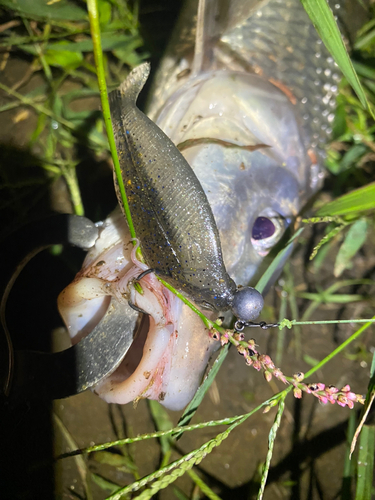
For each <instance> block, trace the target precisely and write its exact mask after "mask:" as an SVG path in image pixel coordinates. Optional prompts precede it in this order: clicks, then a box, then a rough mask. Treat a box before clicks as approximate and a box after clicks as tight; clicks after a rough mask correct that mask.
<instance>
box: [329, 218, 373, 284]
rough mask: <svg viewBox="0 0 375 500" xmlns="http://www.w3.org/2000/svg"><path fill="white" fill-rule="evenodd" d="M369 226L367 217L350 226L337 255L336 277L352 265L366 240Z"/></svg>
mask: <svg viewBox="0 0 375 500" xmlns="http://www.w3.org/2000/svg"><path fill="white" fill-rule="evenodd" d="M367 226H368V223H367V220H366V219H359V220H357V221H356V222H354V224H353V225H352V226H351V227H350V229H349V231H348V233H347V235H346V236H345V240H344V242H343V243H342V245H341V246H340V249H339V251H338V254H337V256H336V261H335V267H334V271H333V274H334V276H335V277H336V278H338V277H339V276H341V274H342V273H343V272H344V270H345V269H347V268H348V267H349V266H350V265H351V264H350V261H351V260H352V258H353V257H354V255H355V254H356V253H357V252H358V250H359V249H360V248H361V247H362V245H363V244H364V242H365V241H366V237H367Z"/></svg>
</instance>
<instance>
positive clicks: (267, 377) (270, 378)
mask: <svg viewBox="0 0 375 500" xmlns="http://www.w3.org/2000/svg"><path fill="white" fill-rule="evenodd" d="M264 378H265V379H266V380H267V382H271V380H272V373H271V372H268V371H265V372H264Z"/></svg>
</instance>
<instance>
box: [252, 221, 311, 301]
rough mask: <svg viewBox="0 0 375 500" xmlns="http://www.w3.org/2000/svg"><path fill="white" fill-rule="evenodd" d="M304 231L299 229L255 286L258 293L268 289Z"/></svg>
mask: <svg viewBox="0 0 375 500" xmlns="http://www.w3.org/2000/svg"><path fill="white" fill-rule="evenodd" d="M303 230H304V228H303V227H301V228H299V229H298V231H297V232H296V233H295V234H294V235H293V236H292V237H291V238H290V240H289V241H288V242H287V244H286V245H285V247H284V248H283V249H282V250H280V252H279V253H278V254H277V255H276V257H275V258H274V259H273V261H272V263H271V265H270V266H269V267H268V269H267V270H266V272H265V273H264V274H263V276H262V277H261V278H260V280H259V281H258V283H257V284H256V285H255V288H256V289H257V290H258V292H260V293H263V291H264V290H265V289H266V287H267V285H268V283H269V282H270V280H271V279H272V277H273V276H274V274H275V273H277V272H278V270H279V269H280V267H281V265H282V264H283V263H284V262H285V259H286V257H287V256H288V255H289V254H290V253H291V251H292V250H293V246H294V243H295V240H296V239H297V238H298V237H299V236H300V235H301V233H302V231H303Z"/></svg>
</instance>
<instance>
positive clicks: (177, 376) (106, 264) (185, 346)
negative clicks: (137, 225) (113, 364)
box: [58, 211, 219, 410]
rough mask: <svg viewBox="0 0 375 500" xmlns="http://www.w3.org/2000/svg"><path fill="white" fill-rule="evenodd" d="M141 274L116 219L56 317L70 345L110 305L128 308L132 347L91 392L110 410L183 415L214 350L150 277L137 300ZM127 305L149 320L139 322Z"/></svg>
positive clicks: (195, 321)
mask: <svg viewBox="0 0 375 500" xmlns="http://www.w3.org/2000/svg"><path fill="white" fill-rule="evenodd" d="M144 270H145V265H144V264H142V263H140V262H139V261H138V260H137V259H136V257H135V249H134V247H133V244H132V241H131V237H130V234H129V231H128V228H127V226H126V223H125V220H124V218H123V216H122V215H121V213H120V212H119V211H118V212H115V213H114V214H112V215H111V216H110V217H109V218H108V219H107V221H106V222H105V224H104V229H103V230H102V232H101V234H100V237H99V239H98V240H97V242H96V244H95V247H93V248H92V249H91V250H90V251H89V253H88V255H87V257H86V259H85V262H84V264H83V267H82V269H81V271H80V272H79V273H78V275H77V276H76V278H75V279H74V281H73V282H72V283H71V284H70V285H68V287H67V288H66V289H65V290H63V292H61V294H60V296H59V299H58V306H59V311H60V314H61V316H62V318H63V320H64V322H65V324H66V326H67V329H68V332H69V334H70V337H71V341H72V343H73V344H74V343H77V342H79V341H80V340H81V339H82V338H83V337H85V336H86V335H88V334H89V333H90V332H91V331H92V329H93V328H94V327H95V326H96V325H97V324H98V323H99V322H100V320H101V319H102V317H103V316H104V315H105V313H106V311H107V309H108V307H109V304H110V301H111V297H112V300H113V298H114V299H115V300H118V301H122V302H123V303H124V304H126V305H127V308H128V312H129V316H131V315H133V316H134V322H133V323H130V326H129V321H128V322H127V323H128V326H127V330H126V332H125V334H126V335H129V336H131V338H133V341H132V343H131V347H130V348H129V350H128V351H127V353H126V354H125V356H124V358H123V360H122V362H121V363H120V365H119V366H118V367H117V368H116V369H115V370H114V372H113V373H112V374H110V375H109V376H108V377H107V378H106V379H105V380H103V381H102V382H100V384H98V385H97V386H95V387H94V388H93V390H94V392H95V393H96V394H97V395H98V396H99V397H101V398H102V399H104V400H105V401H107V402H108V403H119V404H126V403H129V402H131V401H133V403H134V404H136V403H137V402H138V401H139V400H140V399H145V398H147V399H155V400H158V401H159V402H160V403H161V404H163V405H164V406H165V407H167V408H169V409H171V410H181V409H182V408H184V407H185V406H186V405H187V404H188V403H189V402H190V400H191V399H192V398H193V396H194V394H195V392H196V390H197V388H198V386H199V384H200V382H201V380H202V377H203V374H204V371H205V369H206V366H207V363H208V361H209V358H210V356H211V355H212V353H213V352H214V351H215V350H216V349H217V348H218V346H219V343H218V342H216V341H215V340H213V339H212V338H210V337H209V335H208V331H207V329H206V328H205V326H204V324H203V323H202V321H201V319H200V318H199V317H198V316H197V314H196V313H194V312H193V311H192V310H191V309H190V308H189V307H188V306H187V305H185V304H184V303H183V302H182V301H181V300H180V299H178V298H177V297H176V296H175V295H174V294H172V293H171V292H170V291H169V290H167V289H166V288H165V287H164V286H163V285H161V283H160V282H159V281H158V280H157V278H156V276H155V275H154V274H148V275H146V276H145V277H144V278H142V280H141V282H140V284H141V287H142V290H143V293H142V294H140V293H138V292H137V291H136V290H135V288H134V286H133V282H134V279H135V278H136V277H137V276H139V275H140V274H141V273H142V271H144ZM128 301H130V302H131V304H133V305H135V306H136V307H137V308H139V309H141V310H143V311H145V313H147V314H142V313H139V314H138V317H137V315H136V314H134V313H135V312H134V310H133V309H132V308H131V307H130V306H129V305H128Z"/></svg>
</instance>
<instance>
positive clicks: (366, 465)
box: [355, 425, 375, 500]
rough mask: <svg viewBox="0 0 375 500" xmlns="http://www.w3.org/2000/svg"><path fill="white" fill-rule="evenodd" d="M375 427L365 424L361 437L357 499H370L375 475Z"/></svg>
mask: <svg viewBox="0 0 375 500" xmlns="http://www.w3.org/2000/svg"><path fill="white" fill-rule="evenodd" d="M374 453H375V427H373V426H370V425H364V426H363V428H362V432H361V437H360V439H359V452H358V461H357V489H356V494H355V500H367V499H368V500H370V499H371V498H373V497H372V482H373V475H374Z"/></svg>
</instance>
